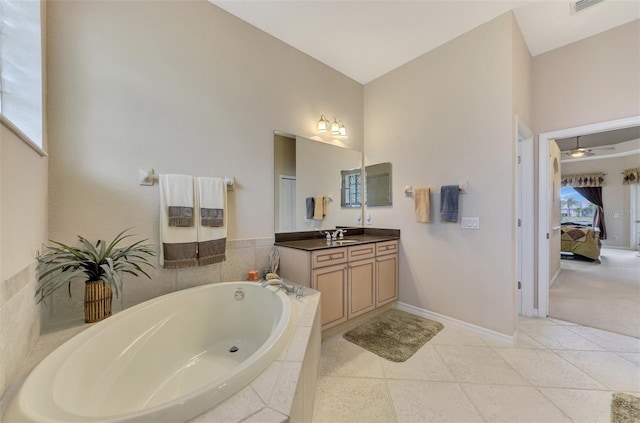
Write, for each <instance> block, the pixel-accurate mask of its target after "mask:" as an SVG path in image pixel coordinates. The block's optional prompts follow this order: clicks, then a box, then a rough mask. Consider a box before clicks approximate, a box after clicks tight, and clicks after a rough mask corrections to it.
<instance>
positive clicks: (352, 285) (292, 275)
mask: <svg viewBox="0 0 640 423" xmlns="http://www.w3.org/2000/svg"><path fill="white" fill-rule="evenodd" d="M278 251H279V254H280V275H281V276H282V277H283V278H285V279H289V280H291V281H293V282H295V283H300V284H303V285H306V286H310V287H311V288H313V289H315V290H318V291H320V292H321V293H322V297H321V300H320V301H321V305H320V307H321V324H322V329H323V330H324V329H328V328H331V327H333V326H337V325H339V324H341V323H344V322H346V321H347V320H349V319H351V318H354V317H356V316H359V315H362V314H365V313H367V312H369V311H372V310H374V309H375V308H377V307H379V306H383V305H385V304H388V303H390V302H392V301H394V300H396V299H397V298H398V241H397V240H392V241H381V242H371V243H365V244H357V245H352V246H348V247H336V248H326V249H321V250H313V251H305V250H300V249H294V248H287V247H278Z"/></svg>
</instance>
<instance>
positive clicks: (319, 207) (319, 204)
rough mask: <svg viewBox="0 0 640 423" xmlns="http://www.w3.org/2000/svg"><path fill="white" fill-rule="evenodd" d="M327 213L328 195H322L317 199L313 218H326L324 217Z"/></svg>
mask: <svg viewBox="0 0 640 423" xmlns="http://www.w3.org/2000/svg"><path fill="white" fill-rule="evenodd" d="M326 215H327V197H325V196H323V195H321V196H320V197H317V199H316V204H315V208H314V211H313V219H314V220H324V217H325V216H326Z"/></svg>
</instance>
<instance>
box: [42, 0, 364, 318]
mask: <svg viewBox="0 0 640 423" xmlns="http://www.w3.org/2000/svg"><path fill="white" fill-rule="evenodd" d="M48 18H49V25H48V26H49V31H48V44H47V48H48V54H49V57H50V63H49V87H50V89H49V110H50V115H49V120H50V128H49V139H50V154H51V159H50V167H51V168H50V222H51V225H50V232H51V238H52V239H54V240H59V241H63V242H75V237H76V235H77V234H81V235H83V236H85V237H87V238H89V239H94V240H95V239H97V238H111V237H113V236H114V235H115V234H116V233H117V232H119V231H120V230H122V229H124V228H127V227H131V226H133V227H135V229H134V232H135V233H136V234H139V235H140V236H142V237H146V238H149V239H150V241H151V242H152V243H154V244H157V243H158V213H159V211H158V209H159V206H158V186H157V185H155V186H153V187H143V186H140V185H138V181H137V172H138V168H139V167H140V168H143V169H150V168H155V169H156V170H158V171H159V172H161V173H186V174H192V175H202V176H218V177H222V176H235V178H236V181H237V186H236V189H235V191H233V192H229V196H228V207H229V209H228V223H229V229H228V240H255V239H262V238H271V239H272V237H273V232H274V214H273V198H274V186H273V170H274V164H273V157H274V144H273V131H274V130H275V129H278V130H281V131H285V132H288V133H292V134H300V135H305V136H308V137H312V136H314V132H315V129H316V124H317V121H318V119H319V118H320V115H321V114H325V115H327V116H336V117H338V118H339V119H341V120H343V121H344V123H345V125H346V126H347V129H348V131H349V139H348V144H349V145H350V146H352V147H353V148H356V149H359V150H362V144H363V117H362V116H363V110H362V104H363V87H362V85H360V84H359V83H357V82H355V81H353V80H351V79H349V78H347V77H345V76H344V75H342V74H340V73H338V72H336V71H335V70H332V69H330V68H329V67H327V66H325V65H323V64H321V63H320V62H318V61H316V60H314V59H312V58H310V57H309V56H306V55H304V54H302V53H300V52H299V51H298V50H296V49H294V48H292V47H289V46H287V45H285V44H284V43H282V42H280V41H278V40H276V39H275V38H273V37H271V36H269V35H267V34H265V33H264V32H262V31H260V30H258V29H256V28H254V27H252V26H250V25H248V24H247V23H245V22H243V21H241V20H239V19H237V18H235V17H233V16H231V15H229V14H228V13H226V12H224V11H223V10H221V9H219V8H218V7H216V6H214V5H212V4H210V3H208V2H206V1H204V0H203V1H182V2H113V1H90V2H65V1H60V2H57V1H54V2H51V3H50V5H49V13H48ZM238 245H239V246H241V247H242V246H243V245H244V244H238ZM248 254H249V256H250V257H253V256H251V254H252V253H251V252H248ZM257 262H258V257H257V254H256V255H255V260H251V259H249V258H247V257H245V256H236V255H234V254H228V260H227V262H225V264H224V266H223V267H222V270H220V268H219V267H217V266H206V267H205V268H202V269H199V270H198V272H200V273H199V274H200V275H201V276H200V279H203V280H204V279H205V276H206V277H209V278H210V279H209V280H220V279H221V278H222V280H227V279H226V278H227V277H231V278H237V277H240V276H241V275H246V272H247V271H248V270H251V269H252V268H253V267H252V266H257V264H254V263H257ZM225 266H226V270H225ZM209 268H211V269H213V270H212V271H211V272H212V273H215V272H218V273H217V276H216V275H214V274H212V275H210V276H209V275H205V273H204V272H206V271H208V269H209ZM216 269H218V270H216ZM259 269H260V270H262V268H259ZM220 272H221V273H220ZM188 274H189V272H186V271H185V272H179V273H178V275H177V276H176V274H175V273H174V272H167V271H159V270H158V271H155V272H153V276H154V280H153V281H148V280H146V279H144V278H139V279H137V280H135V281H134V280H132V281H126V282H125V293H124V294H125V296H126V297H127V298H125V301H124V303H123V307H126V306H129V305H132V304H134V303H136V302H140V301H144V300H146V299H148V298H151V297H153V296H157V295H160V294H163V293H166V292H170V291H171V290H173V289H175V288H176V287H177V286H178V285H181V283H180V280H181V278H182V276H183V275H188ZM220 275H222V276H220ZM196 276H197V275H196ZM245 277H246V276H245ZM176 278H177V280H178V283H176ZM182 286H184V285H182ZM134 291H135V292H134ZM78 295H79V296H80V298H81V295H82V294H81V293H79V294H78ZM75 297H76V293H75V291H74V301H73V302H69V301H68V298H67V296H66V293H64V292H62V293H60V294H59V295H58V296H57V299H56V301H54V314H55V313H56V312H57V311H55V310H58V311H60V312H62V310H71V312H72V313H75V314H80V315H81V313H82V309H81V302H80V301H79V300H78V302H76V300H75Z"/></svg>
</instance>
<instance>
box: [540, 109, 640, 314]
mask: <svg viewBox="0 0 640 423" xmlns="http://www.w3.org/2000/svg"><path fill="white" fill-rule="evenodd" d="M639 124H640V116H634V117H631V118H625V119H618V120H613V121H608V122H601V123H595V124H590V125H585V126H580V127H575V128H568V129H562V130H558V131H553V132H546V133H543V134H540V135H539V137H538V143H539V147H538V158H539V160H538V163H539V172H538V186H539V187H548V186H549V184H550V161H549V159H550V142H552V141H553V140H554V139H556V138H567V137H577V136H579V135H582V134H587V133H596V132H604V131H611V130H615V129H623V128H627V127H631V126H637V125H639ZM550 203H551V200H550V195H549V193H548V192H547V190H546V189H539V193H538V289H537V291H538V308H537V315H538V316H539V317H547V316H548V315H549V285H550V278H551V276H552V275H550V271H549V264H550V260H551V252H552V248H551V242H550V237H551V234H552V229H551V227H550V225H551V216H550V205H551V204H550Z"/></svg>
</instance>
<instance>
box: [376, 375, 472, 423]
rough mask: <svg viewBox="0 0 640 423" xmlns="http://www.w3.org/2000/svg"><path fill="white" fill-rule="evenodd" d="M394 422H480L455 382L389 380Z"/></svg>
mask: <svg viewBox="0 0 640 423" xmlns="http://www.w3.org/2000/svg"><path fill="white" fill-rule="evenodd" d="M388 384H389V391H390V393H391V399H392V401H393V406H394V408H395V411H396V415H397V418H398V422H399V423H401V422H416V423H417V422H421V423H422V422H424V423H426V422H482V421H483V419H482V417H481V416H480V414H479V413H478V410H477V409H476V408H475V407H474V406H473V405H472V404H471V402H470V401H469V399H468V398H467V396H466V395H465V393H464V391H463V390H462V388H461V387H460V385H458V384H457V383H448V382H427V381H408V380H390V381H388Z"/></svg>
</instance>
